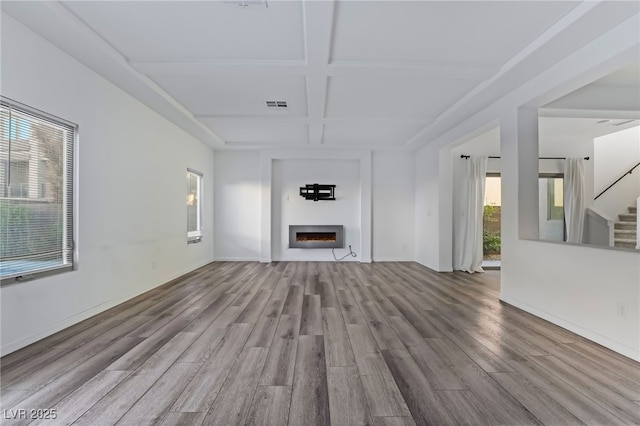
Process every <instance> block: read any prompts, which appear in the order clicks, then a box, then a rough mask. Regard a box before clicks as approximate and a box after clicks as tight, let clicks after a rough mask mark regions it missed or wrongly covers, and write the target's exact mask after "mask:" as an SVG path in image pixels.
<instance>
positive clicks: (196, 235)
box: [187, 168, 204, 244]
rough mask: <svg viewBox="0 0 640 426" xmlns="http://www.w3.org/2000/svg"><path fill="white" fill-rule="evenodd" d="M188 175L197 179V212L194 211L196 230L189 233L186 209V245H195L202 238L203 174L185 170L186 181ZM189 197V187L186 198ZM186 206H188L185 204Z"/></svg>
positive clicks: (193, 170) (188, 169)
mask: <svg viewBox="0 0 640 426" xmlns="http://www.w3.org/2000/svg"><path fill="white" fill-rule="evenodd" d="M190 175H195V176H196V177H197V182H198V186H197V190H196V200H197V210H196V213H197V215H196V230H195V231H189V211H188V209H187V244H195V243H199V242H200V241H202V238H203V237H204V232H203V229H202V194H203V193H204V191H203V186H204V174H203V173H202V172H199V171H197V170H195V169H191V168H187V181H189V180H190ZM189 195H190V192H189V187H187V197H188V196H189ZM187 206H188V204H187Z"/></svg>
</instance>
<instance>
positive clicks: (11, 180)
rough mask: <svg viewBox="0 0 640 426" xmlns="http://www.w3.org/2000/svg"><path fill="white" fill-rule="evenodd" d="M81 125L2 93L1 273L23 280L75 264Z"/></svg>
mask: <svg viewBox="0 0 640 426" xmlns="http://www.w3.org/2000/svg"><path fill="white" fill-rule="evenodd" d="M75 134H76V126H75V125H74V124H72V123H68V122H65V121H64V120H61V119H58V118H55V117H52V116H50V115H48V114H46V113H43V112H40V111H37V110H34V109H31V108H29V107H26V106H24V105H21V104H19V103H16V102H14V101H10V100H8V99H6V98H4V97H3V98H2V100H1V106H0V138H1V140H0V278H1V279H2V282H3V283H5V282H6V281H8V280H12V281H16V280H17V281H20V280H22V279H27V278H31V277H33V276H35V275H37V274H41V273H49V272H51V271H58V270H62V269H70V268H71V267H72V266H73V152H74V140H75Z"/></svg>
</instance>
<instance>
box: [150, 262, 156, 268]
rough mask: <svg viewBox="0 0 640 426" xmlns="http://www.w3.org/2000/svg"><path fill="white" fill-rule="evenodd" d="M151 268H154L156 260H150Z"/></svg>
mask: <svg viewBox="0 0 640 426" xmlns="http://www.w3.org/2000/svg"><path fill="white" fill-rule="evenodd" d="M151 269H156V261H155V260H152V261H151Z"/></svg>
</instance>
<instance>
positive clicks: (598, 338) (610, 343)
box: [500, 296, 640, 362]
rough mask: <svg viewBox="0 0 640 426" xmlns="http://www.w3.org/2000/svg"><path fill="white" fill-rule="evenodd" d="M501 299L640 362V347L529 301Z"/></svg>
mask: <svg viewBox="0 0 640 426" xmlns="http://www.w3.org/2000/svg"><path fill="white" fill-rule="evenodd" d="M500 300H502V301H503V302H506V303H508V304H510V305H512V306H515V307H516V308H519V309H522V310H523V311H526V312H529V313H530V314H533V315H535V316H537V317H540V318H542V319H544V320H547V321H549V322H551V323H553V324H556V325H558V326H560V327H562V328H565V329H567V330H569V331H571V332H573V333H575V334H577V335H579V336H582V337H584V338H586V339H589V340H591V341H593V342H596V343H598V344H599V345H602V346H604V347H606V348H609V349H611V350H612V351H614V352H617V353H619V354H621V355H624V356H626V357H628V358H631V359H632V360H634V361H639V362H640V348H631V347H629V346H627V345H624V344H622V343H620V342H617V341H615V340H611V339H609V338H608V337H606V336H603V335H601V334H598V333H594V332H593V331H591V330H588V329H586V328H583V327H580V326H579V325H577V324H574V323H572V322H570V321H567V320H565V319H563V318H560V317H558V316H555V315H553V314H550V313H549V312H545V311H541V310H540V309H537V308H535V307H533V306H531V305H528V304H527V303H524V302H521V301H519V300H515V299H511V298H509V297H504V296H500Z"/></svg>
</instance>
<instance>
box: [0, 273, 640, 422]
mask: <svg viewBox="0 0 640 426" xmlns="http://www.w3.org/2000/svg"><path fill="white" fill-rule="evenodd" d="M499 279H500V275H499V272H495V271H489V272H487V273H485V274H474V275H469V274H464V273H446V274H438V273H435V272H433V271H431V270H429V269H427V268H424V267H422V266H420V265H418V264H416V263H374V264H358V263H335V262H332V263H313V262H299V263H293V262H292V263H287V262H280V263H272V264H259V263H250V262H238V263H227V262H217V263H212V264H210V265H208V266H206V267H204V268H201V269H199V270H197V271H194V272H192V273H190V274H188V275H187V276H184V277H182V278H180V279H177V280H174V281H173V282H171V283H168V284H166V285H164V286H162V287H159V288H156V289H154V290H152V291H150V292H148V293H146V294H144V295H142V296H140V297H137V298H136V299H133V300H130V301H128V302H126V303H124V304H122V305H119V306H117V307H116V308H114V309H111V310H109V311H107V312H104V313H102V314H100V315H97V316H95V317H93V318H90V319H88V320H86V321H84V322H82V323H79V324H77V325H75V326H73V327H71V328H69V329H66V330H64V331H61V332H59V333H57V334H55V335H53V336H50V337H48V338H46V339H44V340H42V341H40V342H38V343H36V344H33V345H31V346H29V347H27V348H24V349H22V350H20V351H18V352H15V353H12V354H9V355H7V356H5V357H4V358H2V360H1V363H2V365H1V368H2V372H1V373H2V374H1V378H2V382H1V396H2V409H3V411H2V413H3V422H6V424H12V425H14V424H15V425H18V424H20V425H22V424H50V425H51V424H55V425H58V424H74V425H112V424H118V425H120V424H131V425H144V424H162V425H198V424H203V425H245V424H246V425H274V426H276V425H277V426H281V425H286V424H289V425H304V426H307V425H335V426H337V425H380V426H382V425H414V424H415V425H424V424H433V425H450V424H451V425H455V424H466V425H527V424H546V425H574V424H587V425H618V424H640V364H638V363H636V362H634V361H632V360H630V359H627V358H625V357H623V356H621V355H618V354H616V353H613V352H611V351H609V350H607V349H605V348H603V347H601V346H598V345H596V344H593V343H591V342H589V341H587V340H585V339H583V338H581V337H579V336H576V335H575V334H572V333H570V332H568V331H566V330H564V329H562V328H559V327H557V326H554V325H552V324H550V323H548V322H546V321H543V320H541V319H539V318H536V317H534V316H532V315H529V314H527V313H525V312H523V311H520V310H518V309H516V308H513V307H511V306H509V305H506V304H502V303H500V302H499V301H498V288H499ZM20 409H25V410H27V411H26V412H21V411H20ZM33 409H40V410H46V409H49V410H55V417H56V418H55V419H54V420H51V419H49V420H46V419H32V418H31V415H32V414H34V413H35V414H36V415H37V414H46V411H45V412H32V411H31V410H33ZM22 413H26V417H27V418H26V419H24V418H23V419H20V418H19V417H21V416H22ZM52 413H53V411H49V414H50V415H51V414H52ZM16 417H18V418H16Z"/></svg>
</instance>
